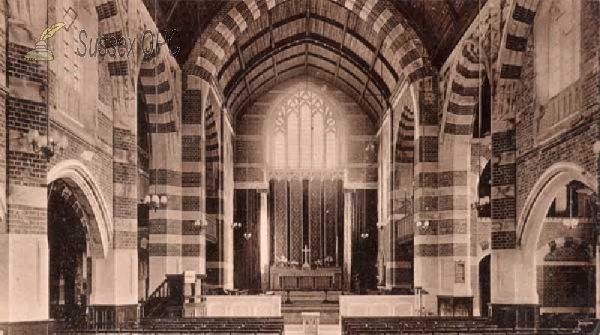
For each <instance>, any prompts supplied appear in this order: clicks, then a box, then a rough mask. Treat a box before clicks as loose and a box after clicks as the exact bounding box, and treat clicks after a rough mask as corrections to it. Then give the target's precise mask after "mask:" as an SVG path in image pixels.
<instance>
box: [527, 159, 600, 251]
mask: <svg viewBox="0 0 600 335" xmlns="http://www.w3.org/2000/svg"><path fill="white" fill-rule="evenodd" d="M571 181H579V182H581V183H583V184H584V185H585V186H587V187H589V188H591V189H592V190H593V191H594V192H597V191H598V185H597V181H596V180H595V177H594V176H593V175H592V174H591V173H589V172H587V171H586V170H585V169H584V168H583V167H581V166H579V165H577V164H575V163H568V162H561V163H556V164H554V165H552V166H551V167H549V168H548V169H547V170H546V171H545V172H544V173H543V174H542V175H541V176H540V178H539V179H538V181H537V182H536V183H535V185H534V186H533V188H532V190H531V191H530V192H529V195H528V197H527V200H526V201H525V204H524V206H523V211H522V212H521V214H520V216H519V220H518V221H517V245H519V246H520V248H521V249H523V250H525V251H526V253H525V254H526V255H529V256H530V257H534V258H535V255H536V251H537V250H536V249H537V241H538V239H539V236H540V234H541V232H542V228H543V227H542V226H543V222H544V218H545V217H546V214H547V212H548V208H549V207H550V205H551V203H552V200H553V199H554V196H555V195H556V193H557V192H558V190H559V188H561V187H564V186H565V185H567V184H568V183H569V182H571Z"/></svg>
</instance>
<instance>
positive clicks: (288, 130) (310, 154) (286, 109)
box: [271, 90, 340, 169]
mask: <svg viewBox="0 0 600 335" xmlns="http://www.w3.org/2000/svg"><path fill="white" fill-rule="evenodd" d="M338 136H339V134H338V131H337V128H336V120H335V118H334V116H333V111H332V110H331V108H330V106H328V105H327V104H326V103H325V101H324V100H323V98H321V97H320V96H319V95H318V94H316V93H315V92H313V91H309V90H301V91H298V92H297V93H295V94H294V95H292V96H291V97H290V98H289V99H288V100H287V101H285V102H284V104H283V106H282V107H281V109H280V110H279V111H278V113H277V116H276V119H275V129H274V131H273V134H272V144H271V152H272V159H271V164H272V166H273V167H274V168H275V169H286V168H288V169H333V168H336V167H337V165H338V162H339V151H340V150H339V139H338Z"/></svg>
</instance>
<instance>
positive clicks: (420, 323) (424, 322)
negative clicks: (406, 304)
mask: <svg viewBox="0 0 600 335" xmlns="http://www.w3.org/2000/svg"><path fill="white" fill-rule="evenodd" d="M573 333H574V331H573V329H564V328H545V329H519V328H518V329H514V328H499V327H498V326H496V325H494V324H492V323H491V322H490V321H489V320H488V319H484V318H473V317H383V318H382V317H343V318H342V334H344V335H346V334H347V335H359V334H361V335H362V334H365V335H366V334H429V335H436V334H444V335H462V334H481V335H484V334H485V335H488V334H489V335H508V334H511V335H512V334H519V335H538V334H544V335H545V334H555V335H566V334H573Z"/></svg>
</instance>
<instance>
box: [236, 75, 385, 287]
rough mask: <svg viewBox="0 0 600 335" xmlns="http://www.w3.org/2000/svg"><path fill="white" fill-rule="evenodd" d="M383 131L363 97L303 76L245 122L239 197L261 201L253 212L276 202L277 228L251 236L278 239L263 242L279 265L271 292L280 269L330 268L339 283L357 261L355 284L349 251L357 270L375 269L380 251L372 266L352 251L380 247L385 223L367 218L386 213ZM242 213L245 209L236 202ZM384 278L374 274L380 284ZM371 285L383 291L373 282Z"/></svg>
mask: <svg viewBox="0 0 600 335" xmlns="http://www.w3.org/2000/svg"><path fill="white" fill-rule="evenodd" d="M375 129H376V128H375V125H373V124H372V122H371V119H370V118H369V116H368V115H366V113H365V112H364V111H363V110H362V109H361V108H360V107H359V106H358V105H357V104H356V101H355V100H353V99H352V98H350V97H349V96H347V95H346V94H345V93H344V92H342V91H340V90H339V89H337V88H335V87H331V86H329V84H328V83H327V82H326V81H323V80H319V79H318V78H311V77H304V76H300V77H297V78H294V79H292V80H289V81H288V82H285V83H283V84H282V85H280V86H278V88H277V89H273V90H271V91H269V92H268V93H266V94H264V95H263V96H262V97H260V98H259V99H257V101H256V102H255V103H254V105H252V106H249V108H247V109H246V110H245V112H244V113H243V114H240V115H239V116H238V118H237V119H236V137H235V139H236V144H235V146H236V151H235V153H236V154H235V188H236V199H239V201H244V202H246V201H249V202H250V203H251V204H252V203H255V204H256V205H251V206H250V207H249V208H253V209H255V208H256V209H258V208H263V207H261V206H262V205H260V202H261V201H267V203H266V204H265V205H266V206H265V207H264V210H267V211H268V212H267V213H266V214H267V215H266V218H265V219H266V220H268V224H266V223H267V222H265V224H266V226H263V223H262V222H261V224H260V226H261V229H251V230H250V231H251V232H253V234H252V237H249V239H253V238H257V239H260V240H261V241H262V239H263V237H261V234H264V233H261V231H264V230H265V229H268V232H269V236H268V237H266V236H265V237H264V238H265V239H267V240H268V246H265V245H264V244H265V243H263V245H261V246H260V253H261V254H262V255H264V254H265V253H267V254H268V262H269V266H270V267H272V268H274V270H272V271H271V278H269V279H270V281H271V282H270V285H275V284H276V283H274V282H273V280H278V279H273V278H274V277H273V271H275V272H277V271H279V272H281V270H282V268H283V267H282V266H283V265H284V264H285V269H288V266H291V268H294V267H296V266H297V267H300V268H301V267H302V266H303V265H304V266H308V267H311V268H328V269H329V270H331V273H332V276H335V279H333V280H334V281H336V282H337V284H340V281H341V277H342V267H343V265H344V264H348V271H347V273H344V276H346V279H345V281H346V284H345V285H348V287H350V283H349V281H350V273H349V271H350V263H351V262H353V260H352V259H353V253H352V251H351V250H353V249H349V250H348V251H349V252H348V253H346V251H345V249H344V248H355V249H354V250H355V252H356V253H354V256H355V257H354V259H356V262H357V263H356V264H354V265H356V266H359V264H363V263H364V264H367V263H369V264H371V263H372V266H374V264H375V256H374V255H375V254H376V250H374V251H373V253H372V254H373V257H372V258H373V259H364V257H363V258H361V257H362V256H361V254H360V253H359V251H360V248H359V246H358V245H357V244H355V245H352V244H353V243H362V244H363V245H362V246H363V250H366V249H364V247H365V246H368V247H369V248H376V246H375V244H376V243H369V241H371V242H372V241H376V239H377V237H376V234H377V232H376V229H375V228H374V227H375V224H376V222H377V216H376V215H371V214H367V213H376V209H377V195H376V191H375V190H376V188H377V172H376V171H377V164H376V162H377V156H378V154H377V147H376V145H375V142H376V141H375V140H376V137H375V133H376V130H375ZM248 197H250V198H248ZM350 199H351V200H350ZM238 206H241V207H245V206H244V205H243V204H240V203H238V205H237V206H235V205H234V207H238ZM349 206H350V207H352V208H353V210H352V211H351V212H352V213H353V214H349V212H348V207H349ZM241 211H242V212H243V210H241ZM236 213H238V211H236ZM237 215H238V217H239V218H240V220H239V221H240V223H242V224H244V223H245V221H247V219H246V217H248V216H250V217H252V218H253V219H252V220H254V221H257V220H258V221H260V220H261V219H260V217H261V215H260V214H259V213H256V212H255V214H252V213H249V214H247V213H238V214H237ZM252 220H250V221H252ZM236 222H237V220H236ZM250 224H252V222H250ZM251 226H252V225H250V226H249V227H251ZM255 226H258V224H255ZM267 226H268V228H267ZM246 230H247V228H241V229H240V231H246ZM256 234H258V236H256ZM240 236H242V235H241V234H240ZM246 236H248V235H246ZM255 236H256V237H255ZM361 236H362V237H361ZM240 242H243V239H240ZM243 243H254V242H243ZM241 247H242V246H241ZM344 256H345V257H346V258H347V259H344ZM261 257H262V256H261ZM258 258H259V257H258V256H257V257H256V260H255V262H258ZM263 262H264V261H263ZM236 264H237V263H236ZM264 265H265V264H263V265H262V266H264ZM240 266H242V265H240ZM360 266H363V265H360ZM364 266H368V265H364ZM255 268H260V267H258V266H257V267H255ZM375 271H376V270H375V268H373V270H372V271H369V272H370V273H372V274H373V277H375V276H374V273H375ZM284 272H285V271H284ZM263 275H264V274H263ZM332 278H333V277H332ZM365 280H366V279H365ZM262 281H263V284H262V285H267V284H269V283H265V278H263V280H262ZM367 281H368V282H369V283H371V282H372V285H374V284H375V280H374V279H370V278H369V279H368V280H367ZM337 284H336V285H337ZM277 285H279V284H277ZM339 288H341V287H338V289H339Z"/></svg>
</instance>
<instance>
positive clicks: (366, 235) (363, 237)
mask: <svg viewBox="0 0 600 335" xmlns="http://www.w3.org/2000/svg"><path fill="white" fill-rule="evenodd" d="M360 238H362V239H363V240H365V239H367V238H369V233H362V234H360Z"/></svg>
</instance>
